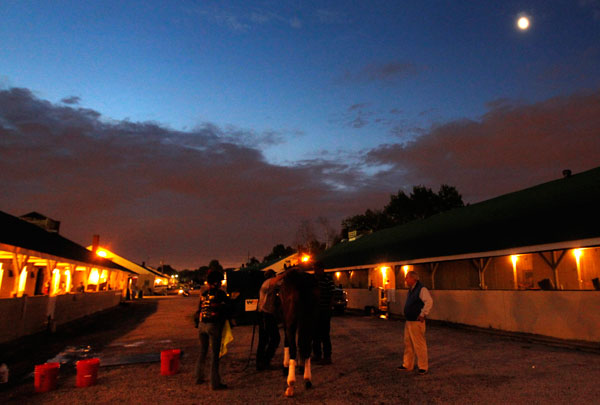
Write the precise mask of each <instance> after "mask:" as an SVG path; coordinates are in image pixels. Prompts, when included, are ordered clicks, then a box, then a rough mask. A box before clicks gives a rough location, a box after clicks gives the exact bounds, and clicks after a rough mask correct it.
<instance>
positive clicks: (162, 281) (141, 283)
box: [87, 245, 170, 295]
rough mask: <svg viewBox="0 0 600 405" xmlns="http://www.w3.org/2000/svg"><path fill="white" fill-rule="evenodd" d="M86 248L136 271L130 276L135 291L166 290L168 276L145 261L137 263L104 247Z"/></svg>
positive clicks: (144, 292)
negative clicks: (147, 264)
mask: <svg viewBox="0 0 600 405" xmlns="http://www.w3.org/2000/svg"><path fill="white" fill-rule="evenodd" d="M87 249H88V250H93V249H96V255H98V256H100V257H103V258H106V259H109V260H111V261H112V262H114V263H116V264H118V265H120V266H123V267H124V268H126V269H129V270H131V271H133V272H135V273H136V275H135V276H132V281H131V288H132V289H135V290H136V291H142V293H143V294H144V295H152V294H154V293H162V292H166V287H167V286H168V285H169V280H170V277H169V276H167V275H166V274H163V273H161V272H159V271H158V270H156V269H153V268H152V267H149V266H146V264H145V263H142V264H137V263H134V262H132V261H131V260H128V259H125V258H124V257H122V256H119V255H117V254H116V253H114V252H111V251H110V250H108V249H107V248H105V247H101V246H94V245H92V246H88V247H87Z"/></svg>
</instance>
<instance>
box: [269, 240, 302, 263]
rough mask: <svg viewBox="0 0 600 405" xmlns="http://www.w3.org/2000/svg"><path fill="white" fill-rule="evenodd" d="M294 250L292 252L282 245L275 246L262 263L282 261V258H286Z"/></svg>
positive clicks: (291, 249)
mask: <svg viewBox="0 0 600 405" xmlns="http://www.w3.org/2000/svg"><path fill="white" fill-rule="evenodd" d="M295 252H296V250H294V249H293V248H292V247H290V246H287V247H286V246H284V245H283V244H281V243H280V244H277V245H275V246H273V249H272V250H271V253H269V254H268V255H266V256H265V257H264V258H263V263H264V262H269V261H271V260H276V259H283V258H284V257H288V256H289V255H291V254H293V253H295Z"/></svg>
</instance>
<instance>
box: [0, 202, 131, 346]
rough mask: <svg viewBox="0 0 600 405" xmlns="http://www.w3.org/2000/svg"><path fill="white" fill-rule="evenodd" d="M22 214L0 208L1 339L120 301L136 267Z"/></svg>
mask: <svg viewBox="0 0 600 405" xmlns="http://www.w3.org/2000/svg"><path fill="white" fill-rule="evenodd" d="M24 218H25V219H20V218H17V217H14V216H12V215H9V214H7V213H5V212H2V211H0V342H3V341H8V340H11V339H15V338H17V337H19V336H23V335H27V334H30V333H35V332H39V331H41V330H44V329H45V328H48V327H54V326H55V325H59V324H62V323H66V322H68V321H71V320H74V319H77V318H79V317H82V316H85V315H89V314H91V313H94V312H97V311H99V310H103V309H106V308H109V307H111V306H115V305H117V304H118V303H119V302H120V301H121V299H122V296H123V295H124V291H125V290H126V288H127V284H128V283H129V280H130V279H131V277H132V276H134V275H136V273H135V272H133V271H131V270H128V269H126V268H124V267H122V266H119V265H118V264H115V263H113V262H112V261H110V260H107V259H103V258H101V257H98V256H96V255H94V254H92V252H90V251H89V250H87V249H86V248H84V247H83V246H81V245H78V244H77V243H75V242H73V241H71V240H69V239H66V238H64V237H62V236H61V235H59V234H58V224H59V223H58V221H54V220H51V219H49V218H45V217H44V216H43V215H41V214H38V213H30V214H27V215H26V216H24ZM26 219H27V220H26ZM31 219H32V220H33V221H32V222H29V220H31ZM48 227H49V229H48Z"/></svg>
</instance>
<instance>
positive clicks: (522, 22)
mask: <svg viewBox="0 0 600 405" xmlns="http://www.w3.org/2000/svg"><path fill="white" fill-rule="evenodd" d="M517 27H519V29H520V30H521V31H525V30H526V29H527V28H529V18H527V17H521V18H519V19H518V20H517Z"/></svg>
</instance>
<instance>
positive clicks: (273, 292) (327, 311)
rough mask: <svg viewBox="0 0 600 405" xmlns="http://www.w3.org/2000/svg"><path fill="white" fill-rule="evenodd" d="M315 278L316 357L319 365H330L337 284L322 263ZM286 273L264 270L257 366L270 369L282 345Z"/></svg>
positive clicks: (260, 294) (314, 339) (316, 270)
mask: <svg viewBox="0 0 600 405" xmlns="http://www.w3.org/2000/svg"><path fill="white" fill-rule="evenodd" d="M313 269H314V272H315V278H316V282H317V288H318V297H319V302H318V308H317V309H318V310H317V313H316V319H315V328H314V335H313V357H312V360H313V361H314V362H315V363H316V364H322V365H327V364H331V337H330V330H331V305H332V300H333V290H334V289H335V285H334V284H333V279H332V278H331V275H330V274H326V273H325V270H324V267H323V265H322V264H321V263H319V262H317V263H315V265H314V267H313ZM283 275H284V273H281V274H280V275H276V274H275V272H274V271H273V270H267V271H266V272H265V279H266V280H265V281H264V283H263V284H262V286H261V288H260V292H259V298H258V316H259V321H258V326H259V328H258V348H257V351H256V369H257V370H258V371H261V370H266V369H270V368H271V367H272V365H271V360H272V359H273V356H274V355H275V352H276V351H277V348H278V347H279V343H280V342H281V336H280V334H279V323H280V321H281V312H280V307H281V303H280V302H279V298H278V289H279V286H280V285H281V279H282V278H283Z"/></svg>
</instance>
